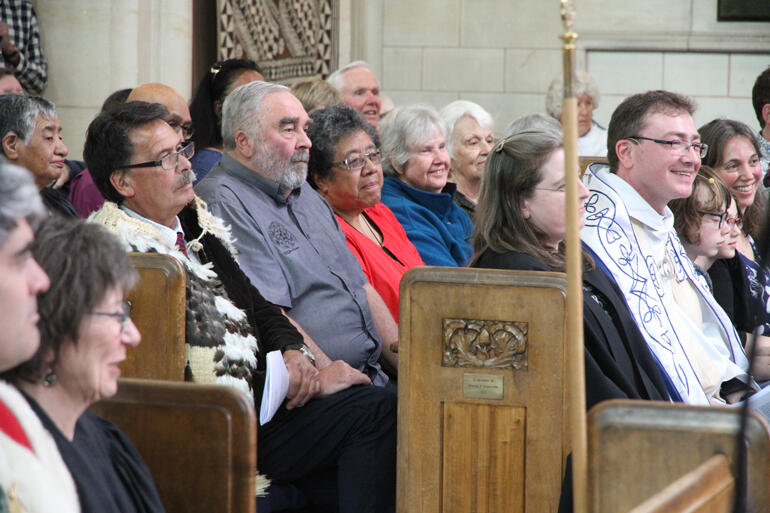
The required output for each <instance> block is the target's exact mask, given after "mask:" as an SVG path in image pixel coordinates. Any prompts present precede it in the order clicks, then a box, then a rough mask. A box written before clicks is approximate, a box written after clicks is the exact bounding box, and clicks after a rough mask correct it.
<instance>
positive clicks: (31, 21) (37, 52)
mask: <svg viewBox="0 0 770 513" xmlns="http://www.w3.org/2000/svg"><path fill="white" fill-rule="evenodd" d="M0 20H2V21H4V22H6V23H7V24H8V37H10V38H11V42H12V43H13V46H14V47H15V48H16V50H18V52H19V63H18V64H17V65H16V66H15V67H14V66H12V65H11V64H10V63H9V62H5V60H4V58H3V55H2V54H0V67H6V68H11V69H13V70H14V71H15V72H16V73H15V74H16V78H18V79H19V83H20V84H21V86H22V87H23V88H24V90H25V91H26V92H28V93H30V94H40V93H41V92H43V89H44V88H45V84H46V82H47V81H48V63H47V62H46V60H45V56H43V47H42V45H41V44H40V30H39V29H38V25H37V16H36V15H35V9H34V8H33V7H32V4H30V3H29V2H28V1H27V0H4V1H2V2H0Z"/></svg>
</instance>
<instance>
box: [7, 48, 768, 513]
mask: <svg viewBox="0 0 770 513" xmlns="http://www.w3.org/2000/svg"><path fill="white" fill-rule="evenodd" d="M10 76H11V77H13V75H12V74H11V75H10ZM5 77H6V75H0V80H2V79H3V78H5ZM577 78H578V87H577V92H578V97H579V127H578V133H579V136H580V142H579V144H580V148H581V154H586V155H588V156H592V157H596V159H595V160H596V161H595V162H593V163H591V164H590V165H589V166H588V168H587V169H586V171H585V174H583V175H582V176H581V181H580V182H579V183H578V194H579V209H578V212H577V215H578V217H579V219H580V225H581V227H582V228H581V233H580V235H581V240H582V242H583V255H582V262H583V293H584V296H583V314H584V334H585V342H584V345H585V347H584V358H585V379H586V399H587V406H588V407H589V408H590V407H591V406H593V405H595V404H597V403H599V402H601V401H603V400H606V399H612V398H630V399H646V400H663V401H672V402H682V403H687V404H694V405H709V404H711V405H723V404H727V403H734V402H736V401H739V400H741V399H743V398H745V397H747V396H748V395H750V394H752V393H754V392H755V391H756V390H758V389H759V388H760V386H761V385H762V382H765V381H768V380H770V311H768V309H767V304H768V300H770V271H769V270H768V268H767V267H766V266H765V265H763V263H762V262H761V255H760V253H759V248H758V246H757V240H758V236H759V234H760V231H761V229H762V223H763V220H764V219H765V217H766V216H767V212H766V209H767V200H766V192H765V190H764V189H763V188H761V187H760V185H761V183H762V179H763V174H764V173H765V172H766V171H763V169H762V165H763V163H766V162H767V158H768V155H767V153H763V151H766V148H767V141H766V139H767V136H768V135H770V129H768V128H767V123H769V122H770V68H768V69H767V70H766V71H765V72H763V73H762V74H761V75H760V77H759V78H758V79H757V82H756V85H755V87H754V92H753V94H754V102H755V109H756V111H757V116H758V119H759V121H760V126H761V127H762V132H761V133H760V135H759V136H758V135H757V134H756V132H755V131H754V130H752V129H751V128H750V127H748V126H746V125H745V124H743V123H741V122H738V121H734V120H729V119H716V120H713V121H711V122H710V123H707V124H705V125H704V126H702V127H700V128H699V129H696V126H695V123H694V121H693V117H692V116H693V113H694V111H695V105H694V104H693V103H692V102H691V101H690V100H689V99H688V98H686V97H683V96H681V95H678V94H675V93H672V92H667V91H649V92H644V93H639V94H634V95H631V96H629V97H628V98H626V99H625V100H624V101H623V102H622V103H621V104H620V105H619V106H618V107H617V108H616V109H615V111H614V113H613V115H612V119H611V121H610V123H609V125H608V127H607V129H606V130H605V129H604V128H603V127H601V126H600V125H598V123H596V122H595V121H594V120H593V117H592V112H593V108H595V107H596V106H597V105H598V99H599V98H598V94H599V93H598V88H597V87H596V84H595V82H594V81H593V79H592V78H591V77H590V76H588V75H587V74H580V75H579V76H578V77H577ZM5 81H7V82H10V80H9V79H6V80H5ZM11 85H14V84H11ZM763 102H764V103H763ZM560 104H561V86H560V85H559V83H558V81H556V82H554V85H553V86H552V87H551V90H549V93H548V99H547V107H548V109H547V110H548V114H549V115H543V114H531V115H528V116H524V117H522V118H519V119H517V120H513V121H512V122H511V123H510V124H509V125H508V126H507V128H506V130H505V132H504V135H503V136H502V137H501V138H500V139H498V140H497V141H495V139H494V135H493V130H494V122H495V120H493V118H492V116H491V115H490V114H489V113H488V112H487V111H486V110H485V109H484V108H482V107H481V106H480V105H477V104H475V103H472V102H469V101H455V102H452V103H450V104H449V105H446V106H445V107H444V108H443V109H441V110H440V111H436V110H435V109H433V108H432V107H429V106H426V105H406V106H399V107H396V108H394V109H393V110H392V111H390V112H388V113H387V114H383V113H382V112H381V110H382V99H381V97H380V91H379V83H378V81H377V78H376V76H375V75H374V74H373V73H372V72H371V71H370V70H369V69H368V68H367V66H366V64H365V63H363V62H360V61H359V62H355V63H352V64H350V65H348V66H346V67H344V68H342V69H340V70H338V71H337V72H335V73H333V74H332V75H331V76H330V77H329V79H328V81H323V80H318V79H316V80H310V81H306V82H302V83H297V84H295V85H294V87H293V88H292V89H290V88H288V87H286V86H283V85H278V84H272V83H268V82H266V81H264V77H263V75H262V74H261V72H260V70H259V68H258V67H257V66H256V64H255V63H253V62H251V61H248V60H243V59H231V60H226V61H222V62H219V63H217V64H215V65H214V66H212V67H211V69H210V70H209V72H208V73H206V75H205V76H204V77H203V79H202V81H201V82H200V85H199V87H198V89H197V92H196V94H195V96H194V99H193V100H192V102H191V103H190V105H189V107H188V104H187V102H186V101H185V99H184V98H183V97H182V96H181V95H180V94H179V93H178V92H177V91H175V90H174V89H172V88H170V87H168V86H167V85H164V84H158V83H150V84H142V85H137V86H136V87H134V88H132V89H124V90H120V91H116V92H115V93H114V94H113V95H111V96H110V97H109V98H108V99H107V101H105V103H104V105H103V107H102V110H101V112H100V113H98V115H96V117H95V119H94V120H93V121H92V122H91V123H90V125H89V127H88V130H87V133H86V141H85V145H84V149H83V156H84V160H85V162H77V161H71V160H67V159H66V157H67V156H68V149H67V147H66V145H65V144H64V141H63V139H62V126H61V122H60V121H59V118H58V115H57V113H56V108H55V106H54V105H53V104H52V103H51V102H49V101H48V100H46V99H44V98H42V97H39V96H31V95H26V94H23V93H22V92H21V91H20V88H15V87H9V88H8V89H7V90H3V92H2V95H0V151H1V152H2V156H3V158H2V160H0V269H2V275H3V281H4V283H3V284H2V285H0V339H1V340H2V342H1V343H0V419H2V426H0V427H1V428H2V431H3V432H4V433H5V435H7V436H5V437H2V438H0V442H1V443H0V446H1V447H0V453H2V455H3V457H0V485H1V486H2V488H3V489H5V490H9V489H11V487H13V489H14V497H13V498H12V499H8V498H7V497H6V498H4V499H0V501H2V500H5V501H6V504H9V500H13V501H19V504H21V505H22V506H23V508H24V510H25V511H54V510H55V511H85V512H97V511H98V512H127V511H136V512H139V511H163V505H162V504H161V501H160V498H159V495H158V492H157V490H156V488H155V485H154V482H153V479H152V476H151V475H150V471H149V469H148V468H147V466H146V465H145V464H144V462H143V461H142V458H141V456H140V455H139V453H138V452H137V451H136V449H134V447H133V446H132V444H131V442H130V441H129V440H128V439H127V438H126V436H125V435H123V433H121V431H120V430H119V429H118V428H117V427H116V426H115V425H113V424H111V423H109V422H107V421H106V420H104V419H101V418H100V417H98V416H96V415H95V414H93V413H91V412H89V411H88V407H89V406H90V405H91V404H92V403H94V402H96V401H98V400H99V399H101V398H105V397H110V396H112V395H114V394H115V393H116V391H117V386H118V383H117V378H118V376H119V375H120V371H119V368H118V366H119V364H120V363H121V362H122V361H123V360H124V359H125V358H126V352H127V351H128V350H129V349H130V348H132V347H134V346H136V345H137V344H139V341H140V334H139V332H138V330H137V328H136V326H134V324H133V322H132V321H131V317H130V309H129V308H128V306H127V305H126V303H125V302H124V298H125V296H126V294H127V293H128V292H129V291H130V289H131V288H132V287H133V286H134V285H135V283H136V281H137V274H136V271H135V270H134V268H133V267H132V265H131V264H130V263H129V260H128V258H127V256H126V253H127V252H129V251H130V252H139V253H159V254H164V255H168V256H171V257H173V258H175V259H177V260H178V261H179V262H180V263H181V264H182V266H183V267H184V269H185V271H186V276H187V280H186V297H187V304H186V308H187V311H186V319H187V320H186V325H185V331H186V333H185V337H186V345H187V355H186V358H187V368H186V372H185V376H186V378H188V379H189V380H191V381H194V382H198V383H217V384H222V385H228V386H232V387H236V388H238V389H240V390H242V391H243V392H244V393H246V394H248V395H249V396H250V397H252V398H253V401H254V404H255V405H256V407H257V410H259V406H260V404H261V402H262V400H263V399H262V396H263V392H264V390H265V386H266V385H265V383H266V380H267V379H268V375H267V374H268V363H267V362H268V360H269V359H270V358H272V356H270V355H273V356H275V355H278V360H279V361H280V362H282V363H283V367H284V370H285V373H286V374H287V375H288V391H287V392H286V396H285V404H284V407H283V408H281V409H279V410H278V412H277V413H275V415H274V416H273V417H272V418H271V419H268V420H267V421H266V422H264V423H262V424H261V425H260V426H259V436H258V451H257V458H258V468H259V471H260V473H262V474H264V475H266V476H267V477H268V478H269V479H270V480H271V481H272V483H273V484H275V485H285V486H290V487H292V488H294V489H296V490H297V493H298V494H299V495H301V496H302V497H303V501H304V504H305V505H310V506H311V507H312V508H314V509H313V511H340V512H389V511H391V512H392V511H395V476H396V410H397V407H396V399H397V390H398V367H399V355H398V351H397V347H398V320H399V284H400V282H401V278H402V276H403V275H404V274H405V273H406V272H407V271H408V270H409V269H411V268H413V267H417V266H424V265H436V266H449V267H465V266H469V267H476V268H493V269H511V270H536V271H557V272H559V271H564V270H565V246H564V240H565V237H566V198H565V151H564V141H563V136H562V131H561V126H560V124H559V122H558V121H557V120H558V119H559V118H560V116H561V111H560V108H559V106H560ZM498 121H509V120H498ZM605 157H606V158H605ZM566 172H567V173H570V172H575V173H577V172H578V170H577V169H575V170H566ZM79 218H87V221H84V220H83V219H79ZM640 283H643V284H645V286H643V287H641V288H640V287H639V284H640ZM755 331H758V336H756V337H749V336H748V335H749V334H751V333H754V332H755ZM749 341H753V344H754V347H755V349H756V351H757V354H758V364H757V366H756V372H755V374H754V376H752V375H750V374H749V372H748V360H747V357H746V354H747V344H749ZM279 367H280V364H279ZM270 369H271V372H275V370H274V369H275V368H274V367H270ZM30 475H34V479H27V480H25V477H26V478H29V476H30ZM329 476H333V477H332V478H331V479H330V478H329ZM41 485H42V486H44V487H45V489H46V491H47V493H39V490H40V488H41ZM565 497H568V495H566V496H565ZM1 506H3V504H0V510H2V507H1ZM565 507H566V508H568V507H569V505H568V504H567V505H566V506H565ZM11 511H13V509H11Z"/></svg>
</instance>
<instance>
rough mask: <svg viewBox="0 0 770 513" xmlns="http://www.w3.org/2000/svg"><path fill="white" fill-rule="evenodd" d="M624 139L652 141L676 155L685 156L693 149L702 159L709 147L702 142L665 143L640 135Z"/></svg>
mask: <svg viewBox="0 0 770 513" xmlns="http://www.w3.org/2000/svg"><path fill="white" fill-rule="evenodd" d="M626 139H635V140H641V141H652V142H654V143H657V144H662V145H664V146H668V148H669V149H670V150H671V151H672V152H673V153H676V154H677V155H687V152H689V151H690V148H693V149H694V150H695V151H696V152H697V153H698V155H699V156H700V158H703V157H705V156H706V153H708V150H709V145H708V144H706V143H702V142H694V143H687V142H685V141H680V140H679V139H672V140H670V141H666V140H664V139H653V138H652V137H642V136H641V135H630V136H628V137H626Z"/></svg>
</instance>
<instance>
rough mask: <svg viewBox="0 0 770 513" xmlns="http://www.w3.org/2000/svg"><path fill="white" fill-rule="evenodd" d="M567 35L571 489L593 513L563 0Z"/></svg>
mask: <svg viewBox="0 0 770 513" xmlns="http://www.w3.org/2000/svg"><path fill="white" fill-rule="evenodd" d="M561 20H562V25H564V33H563V34H562V35H561V36H560V37H561V39H562V41H563V42H564V46H563V47H562V52H563V65H564V100H563V101H562V108H561V122H562V130H563V132H564V166H565V167H564V174H565V184H566V187H567V191H566V192H567V207H566V208H567V216H566V217H567V236H566V246H567V346H568V347H567V358H568V376H567V379H568V383H569V391H570V400H569V404H570V411H569V420H570V422H569V425H570V435H571V447H572V487H573V497H574V499H573V500H574V511H575V513H587V512H588V481H587V479H588V463H587V442H586V406H585V374H584V372H585V371H584V361H583V269H582V265H583V259H582V250H581V245H580V227H579V224H578V211H579V208H580V206H579V205H578V201H579V200H578V192H577V187H578V185H577V182H578V172H577V170H578V169H579V167H578V155H577V140H578V128H577V127H578V120H577V98H576V97H575V93H574V91H573V90H572V77H573V74H574V66H575V39H577V34H576V33H575V32H573V31H572V24H573V23H574V21H575V8H574V5H573V2H572V0H561Z"/></svg>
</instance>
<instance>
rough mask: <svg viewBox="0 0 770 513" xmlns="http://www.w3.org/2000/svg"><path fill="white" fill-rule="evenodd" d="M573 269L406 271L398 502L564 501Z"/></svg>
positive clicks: (417, 505)
mask: <svg viewBox="0 0 770 513" xmlns="http://www.w3.org/2000/svg"><path fill="white" fill-rule="evenodd" d="M565 288H566V283H565V279H564V275H562V274H557V273H537V272H514V271H493V270H481V269H448V268H435V267H434V268H417V269H412V270H410V271H409V272H408V273H407V274H406V275H405V276H404V277H403V279H402V281H401V290H400V305H399V306H400V312H399V316H400V326H399V385H398V393H399V402H398V408H399V411H398V420H399V421H398V463H397V468H398V484H397V497H398V499H397V501H398V507H397V511H399V512H400V513H407V512H409V513H438V512H443V513H455V512H458V513H459V512H463V513H464V512H468V511H473V512H475V513H487V512H489V513H491V512H506V513H515V512H524V511H527V512H541V511H556V509H557V506H558V502H559V493H560V489H561V482H562V473H563V470H564V459H565V456H566V454H567V452H568V450H567V447H566V414H567V412H566V407H565V378H564V376H565V373H566V372H565V369H566V365H565V349H564V340H565V317H564V312H565V301H566V294H565Z"/></svg>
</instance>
